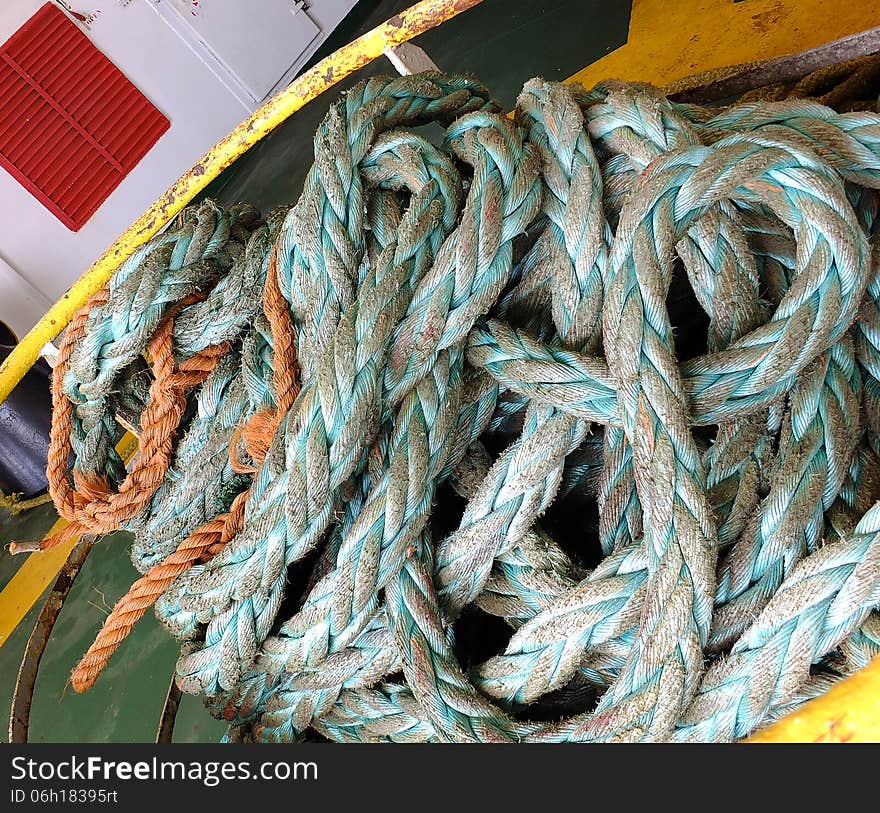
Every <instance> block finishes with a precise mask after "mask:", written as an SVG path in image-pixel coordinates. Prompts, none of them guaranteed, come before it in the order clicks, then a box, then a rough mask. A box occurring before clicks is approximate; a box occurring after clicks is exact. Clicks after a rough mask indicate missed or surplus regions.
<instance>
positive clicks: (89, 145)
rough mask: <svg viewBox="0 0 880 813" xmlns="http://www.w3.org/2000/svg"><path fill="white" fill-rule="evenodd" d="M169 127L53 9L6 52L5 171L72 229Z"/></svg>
mask: <svg viewBox="0 0 880 813" xmlns="http://www.w3.org/2000/svg"><path fill="white" fill-rule="evenodd" d="M168 127H169V121H168V119H167V118H166V117H165V116H163V115H162V113H160V112H159V110H157V109H156V107H155V106H154V105H153V104H152V103H151V102H150V101H149V100H148V99H147V98H146V97H145V96H144V95H143V94H142V93H141V92H140V91H139V90H138V89H137V88H136V87H135V86H134V85H133V84H132V83H131V82H129V80H128V79H126V77H125V76H124V74H123V73H122V72H121V71H120V70H119V69H118V68H117V67H116V66H115V65H114V64H113V63H112V62H111V61H110V60H109V59H107V57H106V56H104V54H102V53H101V52H100V51H99V50H98V49H97V48H96V47H95V46H94V45H93V44H92V43H91V41H90V40H89V38H88V37H86V35H85V34H83V32H82V31H80V30H79V28H77V27H76V25H75V24H74V23H73V22H71V21H70V20H69V19H68V18H67V17H66V16H65V15H64V13H63V12H62V11H61V10H60V9H59V8H58V7H57V6H55V5H53V4H52V3H47V4H46V5H45V6H43V7H42V8H41V9H40V10H39V11H38V12H37V13H36V14H35V15H34V16H33V17H31V19H30V20H28V21H27V22H26V23H25V24H24V25H23V26H22V27H21V28H20V29H19V30H18V31H16V33H15V34H13V35H12V37H10V38H9V40H7V41H6V42H5V43H4V44H3V45H2V46H0V166H2V167H3V168H4V169H5V170H6V171H7V172H9V173H10V174H11V175H12V176H13V177H14V178H15V179H16V180H17V181H18V182H19V183H20V184H21V185H22V186H23V187H24V188H25V189H27V190H28V192H30V193H31V194H32V195H33V196H34V197H35V198H37V200H39V201H40V203H42V204H43V205H44V206H45V207H46V208H47V209H48V210H49V211H50V212H52V214H54V215H55V216H56V217H57V218H58V219H59V220H60V221H61V222H62V223H64V225H65V226H67V227H68V228H69V229H72V230H73V231H78V230H79V229H81V228H82V226H83V225H84V224H85V223H86V221H87V220H88V219H89V218H90V217H91V216H92V215H93V214H94V213H95V210H96V209H97V208H98V207H99V206H100V205H101V204H102V203H103V202H104V201H105V200H106V199H107V197H108V196H109V195H110V193H111V192H112V191H113V190H114V189H115V188H116V187H117V186H118V185H119V183H120V182H121V181H122V179H123V178H124V177H125V176H126V175H128V173H129V172H131V170H132V169H133V168H134V167H135V166H136V165H137V163H138V161H140V160H141V158H143V157H144V155H146V153H147V152H148V151H149V149H150V148H151V147H152V146H153V145H154V144H155V143H156V141H157V140H158V139H159V137H160V136H161V135H162V133H164V132H165V131H166V130H167V129H168Z"/></svg>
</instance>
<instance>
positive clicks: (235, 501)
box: [42, 74, 880, 742]
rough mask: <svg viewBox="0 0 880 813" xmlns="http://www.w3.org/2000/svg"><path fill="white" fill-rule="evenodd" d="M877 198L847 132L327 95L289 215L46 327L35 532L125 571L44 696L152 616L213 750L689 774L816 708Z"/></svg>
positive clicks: (630, 101) (144, 274)
mask: <svg viewBox="0 0 880 813" xmlns="http://www.w3.org/2000/svg"><path fill="white" fill-rule="evenodd" d="M425 124H435V125H436V124H439V125H440V126H441V127H442V128H443V136H442V138H440V139H438V138H436V135H437V130H436V128H435V130H434V131H433V132H431V131H425V133H424V134H420V133H418V132H415V131H414V128H416V127H419V126H421V125H425ZM431 139H433V140H431ZM435 142H439V143H435ZM878 189H880V116H878V115H877V114H874V113H851V114H838V113H835V112H834V111H832V110H830V109H828V108H826V107H823V106H821V105H819V104H816V103H812V102H804V101H791V100H790V101H784V102H778V103H755V102H752V103H747V104H743V105H739V106H734V107H732V108H729V109H725V110H709V109H702V108H698V107H695V106H689V105H677V104H674V103H672V102H670V101H668V100H666V99H665V98H664V97H662V96H661V95H659V94H658V93H657V92H656V91H655V90H654V89H652V88H649V87H643V86H634V85H624V84H620V83H615V82H608V83H605V84H603V85H600V86H597V87H596V88H594V89H593V90H592V91H589V92H586V91H584V90H583V89H581V88H577V87H573V86H567V85H559V84H553V83H547V82H544V81H542V80H532V81H530V82H528V83H527V84H526V86H525V87H524V89H523V92H522V94H521V95H520V98H519V100H518V104H517V109H516V115H515V117H514V119H513V120H510V119H508V118H507V117H505V116H503V115H502V114H501V113H500V112H499V110H498V107H497V105H495V104H494V103H493V102H492V101H491V98H490V95H489V93H488V91H487V90H486V89H485V88H483V87H482V86H481V85H480V84H479V83H478V82H476V81H475V80H473V79H469V78H464V77H455V76H442V75H436V74H423V75H419V76H413V77H403V78H396V79H371V80H368V81H367V82H364V83H362V84H361V85H359V86H357V87H356V88H355V89H353V90H352V91H350V92H348V93H347V94H345V95H344V96H343V98H342V99H341V100H340V101H339V102H338V103H337V104H335V105H334V106H333V108H332V109H331V110H330V112H329V114H328V115H327V117H326V118H325V120H324V122H323V123H322V125H321V127H320V128H319V129H318V131H317V133H316V135H315V162H314V165H313V167H312V169H311V171H310V173H309V174H308V176H307V178H306V181H305V185H304V189H303V192H302V194H301V196H300V198H299V200H298V201H297V202H296V204H295V205H294V206H293V207H292V208H291V209H290V210H289V211H288V212H275V213H272V214H271V215H269V216H268V217H267V219H266V221H263V220H261V219H259V216H258V215H257V213H256V212H254V210H253V209H251V208H249V207H245V206H239V207H232V208H230V209H229V210H224V209H222V208H221V207H219V206H217V205H216V204H213V203H211V202H206V203H204V204H201V205H200V206H198V207H195V208H192V209H190V210H187V212H186V213H185V214H184V216H183V218H182V220H181V222H180V223H179V224H178V226H177V227H176V228H175V229H172V230H169V231H168V232H166V233H165V234H163V235H161V236H160V237H157V238H155V239H154V240H153V241H152V242H151V243H150V244H148V245H147V246H146V247H144V249H142V250H141V251H140V252H139V253H138V254H137V255H135V256H134V257H132V258H131V260H129V261H128V262H127V263H126V264H125V265H124V266H123V267H122V268H120V270H119V271H118V272H117V274H116V275H115V276H114V278H113V280H112V281H111V283H110V284H109V286H108V288H107V289H105V290H104V291H102V292H100V293H99V294H98V295H96V297H95V298H94V299H93V301H92V302H91V303H90V304H89V306H88V307H87V308H86V309H85V310H84V311H83V312H82V313H80V314H79V315H78V316H77V318H76V319H75V320H74V321H73V322H72V323H71V325H70V327H69V328H68V330H67V333H66V334H65V338H64V342H63V344H62V348H61V360H60V363H59V365H58V367H57V368H56V370H55V378H54V382H53V397H54V403H55V414H54V421H53V431H52V452H51V455H50V468H49V474H50V478H49V479H50V483H51V488H52V494H53V497H54V499H55V502H56V505H57V506H58V509H59V511H60V512H61V513H62V515H63V516H65V517H66V518H67V519H68V521H69V522H70V525H69V526H68V530H67V531H65V535H69V534H73V533H79V532H91V533H99V534H100V533H105V532H107V531H109V530H111V529H115V528H118V527H125V528H128V529H130V530H132V531H133V532H134V534H135V542H134V545H133V550H132V555H133V561H134V563H135V565H136V567H138V568H139V569H140V570H141V572H142V573H143V574H144V575H143V577H142V578H141V579H139V580H138V581H137V582H135V584H134V585H133V586H132V589H131V590H130V591H129V593H128V594H127V595H126V596H124V597H123V598H122V599H120V601H119V602H118V603H117V605H116V607H115V608H114V610H113V612H112V613H111V614H110V616H109V617H108V618H107V620H106V621H105V623H104V627H103V629H102V630H101V632H100V633H99V635H98V637H97V639H96V641H95V644H94V645H93V646H92V647H91V649H90V650H89V652H88V653H87V654H86V656H85V657H84V658H83V660H82V662H81V663H80V664H79V666H78V667H77V668H76V670H75V671H74V674H73V678H72V681H73V685H74V688H76V689H77V690H80V691H81V690H84V689H86V688H88V687H89V686H91V685H92V684H93V683H94V681H95V680H96V679H97V677H98V675H99V674H100V672H101V670H102V669H103V667H104V666H105V665H106V664H107V662H108V661H109V658H110V657H111V655H112V654H113V652H114V650H115V649H116V647H117V646H118V645H119V644H120V643H121V641H122V640H123V639H124V638H125V636H126V635H127V634H128V632H129V631H130V630H131V628H132V626H133V625H134V623H136V621H137V620H138V619H139V618H140V617H141V615H142V614H143V613H144V612H145V611H146V609H147V608H148V607H149V606H151V605H152V604H153V603H154V602H155V603H156V612H157V614H158V617H159V618H160V620H161V621H162V622H163V623H164V624H165V626H166V627H167V628H168V630H169V631H170V633H171V634H173V635H174V636H176V637H177V638H178V639H180V641H181V642H182V654H181V658H180V660H179V662H178V664H177V673H176V674H177V681H178V683H179V685H180V686H181V687H182V688H183V689H184V690H186V691H189V692H194V693H203V694H204V695H205V698H206V703H207V705H208V708H209V709H210V710H211V711H212V713H214V714H216V715H217V716H219V717H221V718H223V719H226V720H228V721H229V722H230V730H229V735H228V739H230V740H232V739H235V740H242V739H246V740H271V741H289V740H296V739H301V738H303V737H308V736H310V732H312V731H315V732H318V733H319V734H321V735H323V736H324V737H327V738H330V739H333V740H338V741H345V742H350V741H381V740H394V741H407V742H413V741H449V740H451V741H524V740H532V741H610V740H669V739H678V740H711V741H721V740H731V739H736V738H739V737H742V736H745V735H747V734H748V733H749V732H751V731H754V730H755V729H756V728H758V727H760V726H761V725H764V724H766V723H767V722H769V721H771V720H773V719H776V717H778V716H780V715H781V714H784V713H786V712H788V711H790V710H791V709H792V708H794V707H795V706H796V705H798V704H799V703H801V702H804V701H805V700H807V699H809V698H810V697H812V696H814V695H815V694H816V693H818V692H821V691H824V690H826V689H827V688H828V686H829V685H830V684H831V683H833V682H834V680H836V679H839V678H840V677H841V676H843V675H845V674H848V673H849V672H851V671H852V670H854V669H856V668H859V667H860V666H862V665H864V663H866V662H867V660H869V659H870V658H871V657H873V656H874V655H875V654H876V653H877V652H878V650H880V634H878V621H877V619H878V617H880V616H878V615H877V614H876V612H874V609H875V608H876V607H877V606H878V605H880V505H877V500H878V498H880V477H878V476H877V471H878V470H880V469H878V456H880V280H878V275H877V273H876V269H877V258H878V255H877V250H876V248H875V247H876V245H877V240H876V239H875V232H876V228H877V222H878V218H877V213H878V194H877V190H878ZM684 281H686V283H689V286H688V290H687V291H686V292H685V293H684V294H682V293H681V291H682V290H683V288H682V283H683V282H684ZM700 310H702V311H703V312H704V315H700V314H699V311H700ZM145 357H146V359H147V361H148V364H147V365H146V366H145V365H144V358H145ZM146 368H149V370H151V371H152V383H151V384H150V385H149V389H148V391H147V392H146V393H144V390H145V389H146V387H145V386H143V381H144V376H145V375H147V374H148V373H147V372H145V370H146ZM137 382H140V383H141V386H140V387H138V386H136V384H137ZM138 393H140V395H139V396H138V395H137V394H138ZM138 398H140V401H138ZM132 401H134V402H136V403H138V405H139V409H138V411H139V413H140V416H141V418H140V431H141V435H140V441H141V450H140V452H139V456H138V459H137V462H136V463H135V465H134V466H133V467H132V469H131V470H130V471H129V472H128V473H127V474H126V472H125V471H124V468H123V467H122V465H121V461H120V460H118V459H117V457H116V456H115V452H114V444H115V442H116V441H117V440H118V439H119V436H120V433H121V428H120V427H119V426H118V424H117V422H116V421H115V413H116V411H117V410H118V409H119V408H120V406H122V405H123V403H129V402H132ZM70 460H72V467H71V468H70V470H68V463H69V461H70ZM453 494H457V495H458V497H455V496H453ZM594 502H595V504H596V505H597V506H598V515H597V516H596V518H595V520H593V519H590V518H588V514H590V512H591V509H590V508H589V506H591V505H592V504H593V503H594ZM462 505H463V509H462V507H461V506H462ZM566 506H576V507H575V508H574V509H573V510H571V509H568V513H567V514H565V513H564V512H565V511H566V510H567V509H566ZM544 517H546V519H544ZM560 517H565V518H566V521H565V522H562V521H561V520H560ZM543 526H546V527H543ZM547 528H552V534H551V533H548V530H547ZM58 541H59V540H58V539H52V540H46V541H45V542H44V543H43V544H42V546H43V547H46V546H48V545H51V544H54V543H57V542H58ZM586 565H589V566H590V568H589V569H585V566H586ZM490 616H495V617H497V618H498V619H500V621H499V622H490V620H489V617H490ZM468 625H470V629H471V632H470V633H469V636H470V638H472V639H474V640H476V641H477V644H478V645H477V646H473V644H472V645H471V647H470V649H468V645H467V639H468V637H469V636H468V635H466V634H465V630H466V628H467V627H468ZM502 626H503V627H506V628H507V630H508V632H507V633H506V634H505V633H500V632H499V629H500V628H501V627H502ZM493 647H494V648H493ZM463 658H464V660H465V666H466V667H467V670H465V669H464V668H463V666H462V659H463ZM547 720H551V722H545V721H547Z"/></svg>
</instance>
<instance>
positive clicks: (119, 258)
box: [0, 0, 482, 402]
mask: <svg viewBox="0 0 880 813" xmlns="http://www.w3.org/2000/svg"><path fill="white" fill-rule="evenodd" d="M481 2H482V0H423V1H422V2H421V3H416V4H415V5H414V6H412V7H411V8H408V9H407V10H406V11H403V12H401V13H400V14H398V15H396V16H395V17H392V18H391V19H390V20H388V21H387V22H385V23H383V24H382V25H380V26H377V27H376V28H374V29H373V30H372V31H368V32H367V33H366V34H364V35H363V36H362V37H359V38H358V39H356V40H354V41H353V42H351V43H349V44H348V45H346V46H344V47H342V48H340V49H339V50H338V51H336V52H335V53H333V54H331V55H330V56H328V57H327V58H326V59H322V60H321V61H320V62H319V63H318V64H317V65H315V66H314V67H313V68H311V69H310V70H308V71H306V72H305V73H304V74H302V75H301V76H299V77H298V78H297V79H295V80H294V81H293V82H291V84H290V85H288V86H287V87H286V88H285V89H284V90H282V91H281V92H280V93H278V94H277V95H275V96H274V97H273V98H271V99H270V100H269V101H268V102H266V103H265V104H264V105H262V107H260V108H258V109H257V110H256V112H254V114H253V115H251V117H250V118H248V119H246V120H245V121H243V122H242V123H241V124H239V125H238V127H236V128H235V129H234V130H233V131H232V132H231V133H229V135H227V136H226V137H225V138H223V139H222V140H221V141H218V142H217V143H216V144H215V145H214V146H213V147H211V149H210V150H208V152H206V153H205V154H204V155H203V156H202V157H201V159H200V160H199V161H197V162H196V164H195V165H193V167H192V168H191V169H190V170H189V171H188V172H187V173H186V174H185V175H182V176H181V177H180V178H179V179H178V180H177V181H176V182H175V183H174V185H173V186H172V187H171V188H170V189H168V191H167V192H165V194H164V195H162V197H161V198H159V199H158V200H157V201H156V202H155V203H153V205H152V206H150V208H149V209H147V211H146V212H144V213H143V214H142V215H141V216H140V217H139V218H138V219H137V220H136V221H135V222H134V223H133V224H132V225H131V226H130V227H129V228H128V230H127V231H126V232H125V233H124V234H123V235H122V236H121V237H120V238H119V239H118V240H117V241H116V242H115V243H113V245H112V246H110V248H108V249H107V250H106V251H105V252H104V253H103V254H102V255H101V256H100V257H99V258H98V259H97V260H96V261H95V263H94V265H92V267H91V268H89V270H88V271H86V272H85V273H84V274H83V275H82V276H81V277H80V278H79V279H78V280H77V281H76V282H75V283H74V284H73V285H72V286H71V287H70V290H68V291H67V293H65V294H64V296H62V297H61V299H59V300H58V301H57V302H56V303H55V304H54V305H53V306H52V307H51V308H50V309H49V312H48V313H46V315H45V316H43V318H42V319H40V321H39V322H38V323H37V324H36V325H35V326H34V328H33V329H32V330H31V331H30V332H29V333H28V334H27V335H26V336H25V337H24V338H23V339H22V340H21V341H20V342H19V343H18V344H17V345H16V346H15V348H14V349H13V351H12V352H11V353H10V354H9V355H8V356H7V357H6V359H5V361H4V362H3V363H2V364H0V402H2V401H4V400H5V399H6V397H7V396H8V395H9V393H10V392H12V390H13V389H14V388H15V385H16V384H18V382H19V381H21V379H22V378H23V377H24V374H25V373H26V372H27V371H28V370H29V369H30V368H31V366H32V365H33V363H34V362H35V361H36V360H37V359H38V358H39V356H40V351H41V350H42V349H43V346H44V345H45V344H46V343H47V342H50V341H52V339H54V338H55V337H56V336H57V335H58V334H59V333H60V332H61V331H62V330H63V329H64V327H65V326H66V325H67V323H68V322H69V321H70V319H71V317H72V316H73V314H74V313H76V311H77V310H78V309H79V308H80V307H81V306H82V305H83V304H84V303H85V302H86V300H87V299H88V298H89V297H90V296H91V295H92V294H93V293H95V291H97V290H99V289H100V288H102V287H103V286H104V285H105V284H106V282H107V280H109V279H110V277H111V276H112V275H113V272H114V271H115V270H116V269H117V268H119V266H120V265H121V264H122V263H123V262H125V260H127V259H128V258H129V257H130V256H131V255H132V254H133V253H134V252H135V251H136V250H137V249H138V247H139V246H142V245H143V244H144V243H146V242H147V240H149V239H150V238H151V237H153V236H154V235H155V234H157V233H158V232H159V231H160V229H162V227H163V226H165V225H166V224H167V223H168V222H169V221H170V220H171V218H172V217H174V215H176V214H177V213H178V212H179V211H180V210H181V209H183V207H184V206H186V204H187V203H189V202H190V201H191V200H192V199H193V198H194V197H195V196H196V195H197V194H198V193H199V192H201V191H202V190H203V189H204V188H205V187H206V186H207V185H208V184H209V183H210V182H211V181H212V180H214V178H216V177H217V176H218V175H219V174H220V173H221V172H222V171H223V170H224V169H226V168H227V167H228V166H230V165H231V164H232V163H233V162H234V161H235V159H236V158H238V157H239V156H241V155H242V154H244V153H245V152H246V151H247V150H248V149H250V148H251V147H252V146H253V145H254V144H256V143H257V142H258V141H260V140H261V139H262V138H263V137H264V136H266V135H267V134H269V133H270V132H272V130H274V129H275V128H276V127H277V126H278V125H279V124H281V123H282V122H283V121H285V120H286V119H288V118H289V117H290V116H292V115H293V114H294V113H295V112H296V111H297V110H299V109H301V108H302V107H304V106H305V105H306V104H308V102H310V101H312V100H313V99H315V98H317V97H318V96H320V95H321V94H322V93H323V92H324V91H326V90H327V89H328V88H331V87H333V85H335V84H337V83H338V82H340V81H342V80H343V79H345V77H346V76H349V75H350V74H352V73H354V72H355V71H356V70H358V68H362V67H363V66H364V65H366V64H367V63H369V62H372V61H373V60H374V59H376V58H377V57H380V56H381V55H382V53H383V52H384V51H385V49H386V48H393V47H394V46H396V45H400V44H402V43H404V42H408V41H409V40H411V39H413V37H417V36H418V35H419V34H422V33H424V32H425V31H428V30H430V29H431V28H434V27H435V26H438V25H440V24H441V23H443V22H445V21H446V20H449V19H451V18H452V17H454V16H456V15H457V14H460V13H461V12H462V11H466V10H467V9H469V8H472V7H473V6H476V5H479V4H480V3H481Z"/></svg>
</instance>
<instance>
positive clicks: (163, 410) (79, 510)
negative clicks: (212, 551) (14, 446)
mask: <svg viewBox="0 0 880 813" xmlns="http://www.w3.org/2000/svg"><path fill="white" fill-rule="evenodd" d="M108 295H109V293H108V291H107V289H102V290H101V291H99V292H98V293H97V294H96V295H95V296H94V297H92V299H91V300H89V302H88V303H87V304H86V306H85V308H83V309H82V310H80V311H79V312H78V313H77V314H76V316H75V317H74V319H73V320H72V321H71V323H70V327H69V328H68V330H67V332H66V333H65V335H64V340H63V341H62V343H61V348H60V350H59V358H58V364H57V365H56V367H55V370H54V372H53V376H52V406H53V412H52V428H51V433H50V438H49V454H48V465H47V479H48V481H49V493H50V494H51V495H52V499H53V500H54V501H55V506H56V508H57V509H58V513H59V514H61V516H63V517H64V518H65V519H66V520H67V522H68V524H67V526H66V527H65V528H63V529H62V530H60V531H58V532H57V533H55V534H53V535H51V536H48V537H46V538H45V539H44V540H43V541H42V542H40V545H39V549H40V550H46V549H48V548H52V547H55V546H56V545H60V544H62V543H63V542H66V541H68V540H70V539H72V538H74V537H76V536H79V535H80V534H83V533H93V534H104V533H109V532H110V531H114V530H116V529H117V528H119V527H120V526H121V525H122V523H124V522H125V521H127V520H129V519H131V518H132V517H134V516H136V515H137V514H138V513H139V512H140V511H141V510H142V509H143V508H144V507H145V506H146V505H147V503H148V502H149V501H150V499H151V498H152V496H153V494H154V493H155V491H156V489H157V488H158V487H159V485H160V484H161V483H162V480H163V479H164V478H165V475H166V473H167V471H168V468H169V466H170V465H171V456H172V453H173V450H174V438H175V435H176V433H177V429H178V427H179V424H180V420H181V418H182V417H183V413H184V410H185V409H186V392H187V390H189V389H191V388H192V387H195V386H197V385H199V384H201V383H202V382H203V381H204V380H205V379H206V378H207V377H208V375H209V374H210V372H211V370H213V369H214V367H215V366H216V365H217V362H218V361H219V360H220V358H222V357H223V356H224V355H225V354H226V353H227V352H229V343H228V342H223V343H221V344H219V345H215V346H213V347H208V348H206V349H205V350H203V351H202V352H200V353H198V354H196V355H195V356H193V357H192V358H189V359H187V360H186V361H184V362H181V363H180V364H177V363H176V362H175V360H174V348H173V338H174V317H175V316H176V315H177V313H178V312H179V310H180V309H181V308H183V307H185V306H186V305H188V304H191V303H192V302H195V301H197V300H198V299H199V296H198V295H193V296H190V297H187V298H186V299H184V300H183V301H182V302H180V303H178V304H177V305H176V306H175V307H173V308H171V309H170V310H169V312H168V313H166V314H165V316H164V317H163V318H162V320H161V321H160V323H159V326H158V327H157V328H156V333H155V334H154V335H153V337H152V339H151V340H150V344H149V347H148V349H149V353H150V360H151V365H152V368H153V375H154V379H153V382H152V384H151V385H150V395H149V400H148V402H147V404H146V406H145V407H144V411H143V413H142V415H141V434H140V437H139V443H138V446H139V451H138V455H137V457H136V458H135V459H134V461H133V464H132V467H131V469H130V471H129V472H128V474H127V475H126V478H125V480H123V482H122V483H121V484H120V486H119V488H118V490H117V491H112V490H111V489H110V487H109V486H108V484H107V482H106V480H105V479H104V478H103V477H100V476H95V475H88V474H85V473H83V472H78V471H74V473H73V485H72V486H71V483H70V479H69V478H68V476H67V461H68V459H69V457H70V453H71V449H72V443H71V437H70V436H71V429H72V425H73V404H72V403H71V401H70V399H68V398H67V397H66V396H65V395H64V393H63V391H62V385H63V381H64V377H65V375H66V374H67V371H68V368H69V365H70V357H71V354H72V352H73V348H74V346H75V345H76V342H77V341H79V339H81V338H82V336H83V334H84V332H85V325H86V322H87V319H88V309H90V308H92V307H95V306H96V305H100V304H103V303H104V302H106V301H107V297H108ZM16 548H21V549H25V548H26V546H24V545H16V543H12V545H10V552H12V553H15V552H16Z"/></svg>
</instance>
